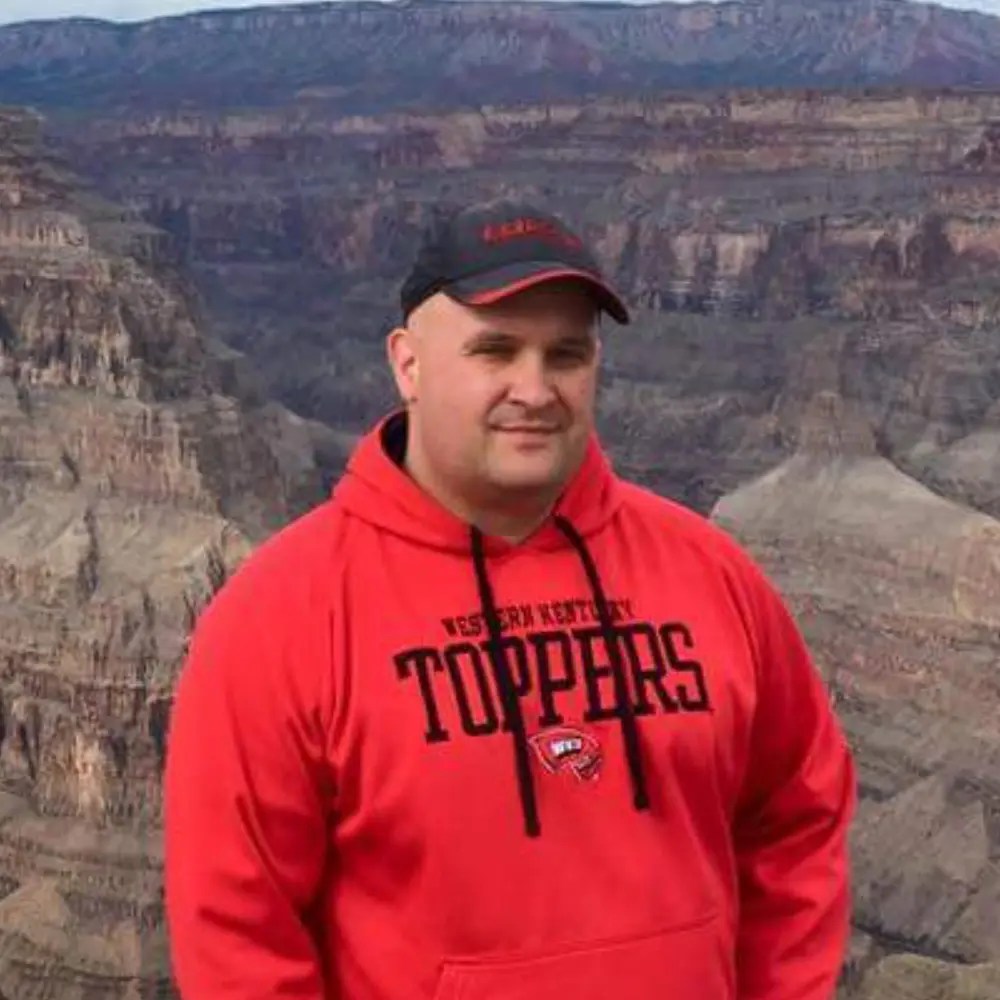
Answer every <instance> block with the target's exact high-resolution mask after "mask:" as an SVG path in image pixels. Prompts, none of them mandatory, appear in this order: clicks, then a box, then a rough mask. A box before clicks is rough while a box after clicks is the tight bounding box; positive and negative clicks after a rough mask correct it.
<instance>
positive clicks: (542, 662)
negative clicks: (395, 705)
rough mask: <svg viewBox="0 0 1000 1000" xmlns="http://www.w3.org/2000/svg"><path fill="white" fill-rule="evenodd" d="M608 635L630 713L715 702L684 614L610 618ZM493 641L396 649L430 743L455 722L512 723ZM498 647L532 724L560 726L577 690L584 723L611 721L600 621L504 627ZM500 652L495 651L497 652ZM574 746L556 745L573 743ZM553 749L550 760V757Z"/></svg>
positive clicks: (610, 681) (614, 713) (488, 726)
mask: <svg viewBox="0 0 1000 1000" xmlns="http://www.w3.org/2000/svg"><path fill="white" fill-rule="evenodd" d="M614 634H615V636H616V640H617V643H618V647H619V649H620V650H621V654H622V659H623V662H624V665H625V672H626V680H627V683H626V687H627V688H628V690H629V694H630V696H631V701H632V708H633V711H634V712H635V714H636V716H638V717H642V716H649V715H654V714H671V715H673V714H677V713H690V712H709V711H711V709H712V706H711V700H710V697H709V691H708V686H707V684H706V679H705V672H704V670H703V669H702V665H701V663H700V662H698V660H697V659H695V658H694V656H693V653H694V640H693V638H692V636H691V632H690V629H689V628H688V627H687V626H686V625H684V624H683V623H681V622H665V623H664V624H662V625H659V626H657V625H654V624H652V623H650V622H643V621H633V622H629V623H627V624H616V625H615V626H614ZM492 641H493V640H491V639H489V638H483V639H481V640H479V641H470V640H462V639H459V640H458V641H454V642H449V643H448V644H447V645H445V646H443V647H435V646H420V647H417V648H414V649H406V650H403V651H402V652H400V653H397V654H396V656H395V657H394V661H395V665H396V674H397V677H398V678H399V680H400V681H401V682H403V683H405V684H408V685H411V687H412V689H413V691H414V694H417V695H419V697H420V699H421V701H422V703H423V708H424V720H425V724H426V728H425V731H424V738H425V740H426V741H427V742H428V743H443V742H446V741H448V740H450V739H452V736H453V733H454V732H455V729H456V727H460V728H461V730H462V732H464V733H465V735H466V736H473V737H478V736H490V735H492V734H493V733H496V732H498V731H500V730H503V731H506V732H509V731H510V720H509V719H507V718H506V716H505V714H504V710H503V707H502V700H501V698H500V695H499V692H498V691H497V689H496V682H495V679H494V677H493V669H492V665H491V660H490V656H489V652H490V646H491V643H492ZM499 646H500V648H501V649H502V650H503V653H504V655H505V656H506V659H507V665H508V669H509V670H510V674H511V678H512V680H513V683H514V688H515V691H516V693H517V696H518V698H520V699H521V700H522V702H524V701H525V700H526V699H528V697H529V696H530V695H535V696H536V697H535V698H534V699H532V700H531V702H529V703H528V704H533V705H534V708H535V710H534V711H528V710H527V709H528V704H525V705H524V709H525V711H524V718H525V723H526V724H527V726H528V728H529V730H531V729H533V728H534V727H535V725H536V724H537V726H538V727H539V728H542V729H551V727H554V726H564V725H565V723H566V720H565V718H564V715H563V711H564V709H565V701H566V700H567V699H568V697H569V696H570V695H571V693H572V692H574V691H575V690H576V689H577V688H579V687H582V688H583V690H584V695H585V701H586V711H585V712H584V714H583V721H584V722H594V721H597V720H601V719H614V718H617V717H618V715H619V714H620V709H619V708H618V706H617V705H616V703H615V689H614V671H613V668H612V666H611V659H610V656H609V653H608V650H607V648H606V645H605V640H604V637H603V636H602V634H601V629H600V627H583V628H571V629H547V630H544V631H529V632H526V633H524V634H523V635H509V634H508V635H503V636H501V638H500V640H499ZM498 652H499V650H494V654H496V653H498ZM572 749H574V748H573V745H571V744H567V745H565V746H563V747H562V750H563V751H566V750H572ZM557 756H558V755H556V756H553V757H552V760H555V759H557Z"/></svg>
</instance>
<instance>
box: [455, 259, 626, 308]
mask: <svg viewBox="0 0 1000 1000" xmlns="http://www.w3.org/2000/svg"><path fill="white" fill-rule="evenodd" d="M553 278H583V279H584V280H585V281H589V282H590V283H591V284H592V285H598V286H599V287H601V288H603V289H604V291H605V292H607V293H608V295H610V296H611V297H612V298H614V299H617V298H618V296H617V295H615V293H614V292H613V291H611V289H610V288H608V286H607V285H605V284H604V282H603V281H600V280H599V279H598V278H595V277H594V275H592V274H591V273H590V272H589V271H581V270H579V269H577V268H572V267H561V268H557V269H555V270H552V271H541V272H540V273H538V274H529V275H528V277H526V278H518V280H517V281H512V282H511V283H510V284H509V285H503V286H501V287H500V288H491V289H488V290H487V291H485V292H476V293H475V295H466V296H464V297H463V298H462V301H463V302H465V303H467V304H468V305H470V306H488V305H490V304H491V303H493V302H499V301H500V299H505V298H507V296H508V295H513V294H514V293H515V292H523V291H524V290H525V289H526V288H531V287H532V285H538V284H541V283H542V282H543V281H551V280H552V279H553Z"/></svg>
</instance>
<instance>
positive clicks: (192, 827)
mask: <svg viewBox="0 0 1000 1000" xmlns="http://www.w3.org/2000/svg"><path fill="white" fill-rule="evenodd" d="M401 435H405V425H404V424H403V418H401V417H399V416H397V417H395V418H393V419H391V420H388V421H385V422H383V424H382V425H380V427H379V428H378V429H377V430H376V431H374V432H373V433H372V434H370V435H369V436H368V437H367V438H366V439H365V440H364V441H363V442H362V443H361V444H360V446H359V447H358V449H357V451H356V453H355V454H354V456H353V458H352V460H351V463H350V466H349V469H348V472H347V474H346V475H345V477H344V478H343V479H342V480H341V482H340V483H339V484H338V486H337V488H336V490H335V491H334V494H333V497H332V498H331V500H330V501H329V502H327V503H326V504H324V505H322V506H321V507H319V508H318V509H316V510H315V511H313V512H311V513H310V514H308V515H307V516H305V517H303V518H301V519H300V520H298V521H297V522H296V523H294V524H292V525H291V526H289V527H288V528H286V529H285V530H284V531H282V532H280V533H279V534H278V535H276V536H275V537H274V538H272V539H271V540H270V541H269V542H267V543H266V544H265V545H263V546H262V547H261V548H260V549H259V550H258V551H257V552H256V553H255V554H254V555H253V556H252V557H251V558H250V559H249V560H248V561H247V562H246V563H245V564H244V566H243V567H242V568H241V569H240V571H239V572H238V573H236V574H235V575H234V577H233V578H232V579H231V580H230V581H229V583H228V584H227V585H226V586H225V587H224V588H223V590H222V591H221V592H220V593H219V594H218V595H217V596H216V598H215V600H214V601H213V602H212V604H211V605H210V606H209V608H208V609H207V610H206V611H205V613H204V614H203V615H202V616H201V618H200V620H199V622H198V626H197V628H196V631H195V634H194V637H193V642H192V647H191V652H190V657H189V660H188V662H187V664H186V665H185V668H184V670H183V672H182V675H181V678H180V681H179V684H178V688H177V693H176V699H175V703H174V711H173V716H172V722H171V731H170V742H169V751H168V761H167V769H166V776H165V795H166V803H165V806H166V903H167V912H168V920H169V927H170V933H171V948H172V958H173V963H174V972H175V975H176V979H177V982H178V985H179V987H180V990H181V993H182V995H183V996H184V997H185V998H186V1000H256V998H259V1000H265V998H267V1000H272V998H279V997H281V998H286V997H288V998H291V997H297V998H303V1000H305V998H308V1000H320V998H328V1000H333V998H337V1000H407V998H414V1000H430V998H434V1000H552V998H555V997H571V998H573V1000H608V998H609V997H616V998H619V1000H665V998H669V1000H733V998H739V1000H828V998H830V997H832V996H833V992H834V985H835V981H836V978H837V973H838V970H839V968H840V964H841V960H842V956H843V950H844V946H845V940H846V934H847V930H848V917H849V888H848V867H847V859H846V845H845V834H846V831H847V826H848V822H849V819H850V815H851V812H852V809H853V804H854V772H853V766H852V762H851V758H850V755H849V752H848V749H847V747H846V746H845V741H844V738H843V736H842V733H841V730H840V728H839V727H838V724H837V722H836V720H835V718H834V716H833V715H832V713H831V710H830V707H829V699H828V695H827V693H826V691H825V689H824V687H823V685H822V683H821V681H820V679H819V678H818V675H817V673H816V672H815V670H814V668H813V666H812V664H811V662H810V659H809V655H808V653H807V651H806V648H805V646H804V645H803V642H802V639H801V638H800V636H799V633H798V631H797V630H796V628H795V625H794V624H793V622H792V619H791V618H790V617H789V615H788V613H787V612H786V610H785V608H784V607H783V605H782V603H781V601H780V600H779V598H778V596H777V595H776V593H775V591H774V590H773V589H772V587H771V586H770V585H769V583H768V582H767V581H766V580H765V579H764V577H763V576H762V574H761V573H760V571H759V570H758V569H757V568H756V567H755V566H754V564H753V563H752V562H751V560H750V559H749V558H748V557H747V555H745V554H744V553H743V552H742V550H740V549H739V548H738V547H737V546H736V545H735V544H734V543H733V542H732V541H731V540H730V539H729V538H728V537H727V536H725V535H724V534H723V533H722V532H721V531H719V530H718V529H717V528H715V527H714V526H713V525H711V524H710V523H709V522H707V521H706V520H705V519H703V518H701V517H699V516H698V515H696V514H694V513H692V512H689V511H687V510H685V509H683V508H681V507H679V506H677V505H675V504H673V503H670V502H668V501H666V500H664V499H661V498H659V497H656V496H654V495H653V494H651V493H648V492H646V491H644V490H641V489H639V488H638V487H636V486H633V485H630V484H627V483H625V482H623V481H622V480H619V479H618V478H616V477H615V476H614V474H613V473H612V471H611V469H610V468H609V466H608V464H607V462H606V459H605V457H604V455H603V454H602V452H601V450H600V448H599V446H598V445H597V443H596V441H595V442H592V443H591V445H590V448H589V451H588V453H587V456H586V459H585V462H584V464H583V466H582V468H581V469H580V471H579V473H578V474H577V475H576V476H575V478H574V479H573V481H572V482H571V484H570V485H569V486H568V488H567V490H566V492H565V494H564V496H563V498H562V500H561V501H560V503H559V505H558V507H557V510H556V512H555V515H554V516H553V517H552V518H551V519H550V520H549V521H548V522H546V524H545V525H544V526H543V527H542V528H540V529H539V530H538V531H537V532H536V533H535V534H534V535H533V536H532V537H531V538H530V539H529V540H527V541H525V542H523V543H522V544H519V545H510V544H507V543H505V542H503V541H500V540H497V539H495V538H485V539H484V538H483V537H482V536H481V535H479V534H478V533H477V532H475V531H471V530H470V528H469V527H468V525H466V524H463V523H462V522H461V521H459V520H458V519H456V518H455V517H453V516H452V515H451V514H449V513H448V512H447V511H445V510H444V509H443V508H442V507H440V506H439V505H437V504H436V503H435V502H434V501H433V500H431V499H430V498H429V497H428V496H427V495H426V494H425V493H423V492H422V491H421V490H420V489H419V488H418V487H417V486H416V485H415V484H414V483H413V482H412V481H411V480H410V479H409V478H408V477H407V475H406V474H405V473H404V472H403V471H402V470H401V469H400V467H399V465H398V464H397V462H396V461H394V460H393V458H391V457H390V455H389V454H387V449H388V450H389V451H396V452H398V451H399V444H398V442H399V439H400V436H401Z"/></svg>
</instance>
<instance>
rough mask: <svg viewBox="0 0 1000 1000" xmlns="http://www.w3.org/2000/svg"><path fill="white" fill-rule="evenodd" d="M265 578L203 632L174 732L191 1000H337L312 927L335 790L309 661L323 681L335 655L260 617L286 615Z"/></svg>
mask: <svg viewBox="0 0 1000 1000" xmlns="http://www.w3.org/2000/svg"><path fill="white" fill-rule="evenodd" d="M255 575H256V574H248V575H247V576H241V575H240V574H237V576H236V577H234V578H233V579H232V580H231V581H230V583H229V585H228V586H227V588H225V589H224V590H223V591H222V592H221V593H220V594H219V595H218V596H217V597H216V599H215V601H214V602H213V603H212V605H210V606H209V608H208V609H207V610H206V611H205V613H204V614H203V615H202V617H201V619H200V620H199V623H198V627H197V629H196V631H195V635H194V638H193V643H192V647H191V651H190V655H189V657H188V660H187V663H186V664H185V667H184V669H183V671H182V673H181V677H180V680H179V683H178V685H177V690H176V693H175V698H174V705H173V712H172V715H171V721H170V730H169V736H168V745H167V762H166V773H165V777H164V811H165V822H164V826H165V883H166V910H167V920H168V928H169V935H170V950H171V959H172V965H173V973H174V977H175V980H176V982H177V985H178V987H179V989H180V993H181V995H182V996H183V997H184V998H185V1000H187V998H191V1000H208V998H211V1000H254V998H259V1000H265V998H266V1000H277V998H279V997H280V998H292V997H294V998H297V1000H321V998H324V997H325V994H324V988H323V982H322V972H321V963H320V960H319V955H318V952H317V947H316V944H315V942H314V939H313V937H312V935H311V934H310V932H309V929H308V927H307V924H306V918H305V914H306V912H307V911H308V910H309V908H310V907H311V906H312V905H313V904H314V903H315V901H316V898H317V894H318V891H319V889H320V885H321V881H322V877H323V872H324V868H325V863H326V850H327V819H326V817H327V798H326V795H325V793H324V787H325V786H326V785H327V784H328V779H327V777H326V772H325V763H324V758H325V755H324V738H323V735H322V729H323V726H322V723H321V720H320V716H321V714H322V713H321V712H320V710H319V706H318V696H317V693H316V692H315V691H312V690H310V687H311V685H310V682H309V679H308V676H309V672H308V671H306V670H303V666H304V662H303V657H308V659H306V660H305V664H306V665H308V664H312V665H313V666H314V667H316V669H315V670H314V671H313V672H312V673H313V676H317V677H318V676H322V675H323V673H324V671H323V670H322V669H321V668H320V667H318V666H316V663H317V657H322V656H323V652H324V649H325V644H324V643H323V640H322V635H319V636H316V635H314V636H312V637H308V636H304V635H303V634H302V633H303V632H304V631H305V632H307V631H308V630H307V629H304V628H303V625H302V622H301V621H298V622H297V621H295V620H294V619H292V620H288V619H287V618H286V620H284V621H282V620H280V619H281V617H282V616H281V615H280V614H275V612H273V611H272V612H270V613H268V612H264V611H262V610H261V608H260V604H261V603H265V602H266V603H268V604H272V603H274V602H273V601H271V600H267V599H266V598H265V601H256V600H254V597H255V596H256V595H255V594H254V584H253V582H252V577H253V576H255ZM265 583H267V585H268V587H269V589H270V590H271V592H272V593H273V591H274V590H275V589H276V588H280V585H281V582H280V581H274V580H271V581H265ZM257 586H258V588H259V586H260V585H259V583H258V584H257ZM255 605H256V606H255ZM272 615H274V617H275V618H276V619H277V620H271V616H272ZM262 619H263V620H262ZM310 638H311V641H312V644H313V648H312V649H311V650H309V649H307V648H306V647H308V646H309V644H310V641H309V640H310ZM316 686H318V685H316Z"/></svg>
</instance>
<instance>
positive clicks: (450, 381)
mask: <svg viewBox="0 0 1000 1000" xmlns="http://www.w3.org/2000/svg"><path fill="white" fill-rule="evenodd" d="M401 300H402V307H403V316H404V321H403V325H401V326H399V327H397V328H396V329H395V330H393V331H392V333H391V334H390V335H389V340H388V351H389V359H390V363H391V365H392V369H393V374H394V376H395V379H396V384H397V386H398V388H399V391H400V394H401V396H402V397H403V399H404V400H405V402H406V404H407V407H408V410H409V423H410V427H409V440H408V446H407V465H408V467H409V468H410V470H411V472H412V473H413V474H414V475H415V476H416V478H417V479H418V480H420V481H421V482H422V483H423V485H425V486H426V487H427V488H429V489H430V490H431V491H432V492H434V493H435V494H437V495H438V497H439V498H440V499H444V500H445V501H446V502H449V501H450V503H451V505H452V506H453V507H459V508H460V509H463V510H467V511H472V510H476V511H483V510H496V511H500V512H507V513H508V514H509V515H510V516H513V517H516V516H517V514H518V511H524V512H530V511H534V510H537V509H538V508H540V507H545V506H547V505H548V504H550V503H551V502H552V501H554V500H555V499H556V497H557V496H558V494H559V492H560V491H561V490H562V488H563V486H564V485H565V484H566V482H567V481H568V480H569V479H570V477H571V476H572V475H573V473H574V472H575V471H576V469H577V468H578V467H579V464H580V462H581V460H582V458H583V455H584V452H585V450H586V447H587V440H588V437H589V435H590V432H591V429H592V427H593V419H594V397H595V392H596V383H597V367H598V357H599V351H600V344H599V341H598V336H597V327H598V322H599V317H600V313H601V312H602V311H607V312H609V313H610V314H611V315H613V316H614V317H615V318H616V319H618V320H619V322H627V321H628V313H627V311H626V309H625V307H624V305H623V304H622V303H621V300H620V299H619V298H618V296H617V294H616V293H615V292H614V291H613V290H612V289H611V287H610V285H609V284H608V283H607V281H606V280H605V279H604V277H603V276H602V275H601V272H600V270H599V268H598V266H597V264H596V262H595V261H594V258H593V256H592V255H591V254H590V253H589V251H588V250H587V249H586V248H585V247H584V246H583V244H582V242H581V241H580V240H579V238H578V237H577V236H576V235H575V234H573V233H572V232H571V231H570V230H568V229H567V228H566V227H565V225H564V224H563V223H562V222H561V221H560V220H558V219H557V218H555V217H554V216H551V215H548V214H546V213H542V212H539V211H538V210H535V209H532V208H531V207H530V206H525V205H521V204H516V203H499V204H497V203H494V204H492V205H488V206H477V207H475V208H473V209H469V210H466V211H465V212H461V213H458V214H457V215H455V216H452V217H450V218H448V219H445V220H441V221H439V222H438V223H437V225H436V226H435V227H433V228H432V229H431V230H430V231H429V232H428V234H427V236H426V239H425V242H424V243H423V245H422V247H421V250H420V253H419V255H418V258H417V261H416V264H415V265H414V268H413V272H412V273H411V275H410V277H409V278H408V279H407V282H406V283H405V284H404V286H403V291H402V295H401Z"/></svg>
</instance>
